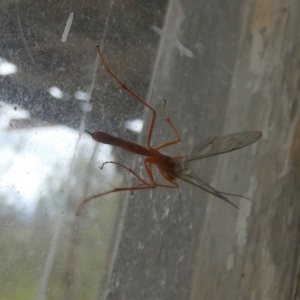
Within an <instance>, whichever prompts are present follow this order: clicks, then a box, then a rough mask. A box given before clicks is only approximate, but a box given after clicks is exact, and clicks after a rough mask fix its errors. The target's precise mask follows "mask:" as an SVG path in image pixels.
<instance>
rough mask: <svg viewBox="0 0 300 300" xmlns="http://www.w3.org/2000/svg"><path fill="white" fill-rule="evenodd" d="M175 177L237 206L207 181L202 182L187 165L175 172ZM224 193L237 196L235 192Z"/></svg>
mask: <svg viewBox="0 0 300 300" xmlns="http://www.w3.org/2000/svg"><path fill="white" fill-rule="evenodd" d="M176 177H177V178H180V179H181V180H184V181H186V182H188V183H190V184H192V185H195V186H197V187H199V188H201V189H202V190H204V191H206V192H208V193H210V194H212V195H214V196H216V197H218V198H220V199H222V200H224V201H225V202H227V203H229V204H231V205H232V206H234V207H236V208H238V207H237V206H236V205H235V204H233V203H232V202H231V201H229V200H228V199H227V198H226V197H225V196H224V195H222V192H218V191H217V190H215V189H214V188H213V187H211V186H210V185H209V184H208V183H206V182H204V181H203V180H202V179H201V178H199V176H198V175H197V174H196V173H195V172H193V170H192V169H191V168H190V167H188V166H187V165H185V170H183V171H182V172H179V173H177V174H176ZM224 194H227V195H231V196H238V197H239V195H235V194H228V193H224ZM242 198H244V197H242Z"/></svg>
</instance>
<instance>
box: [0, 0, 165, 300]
mask: <svg viewBox="0 0 300 300" xmlns="http://www.w3.org/2000/svg"><path fill="white" fill-rule="evenodd" d="M165 7H166V1H109V0H105V1H93V0H91V1H38V2H37V1H2V2H1V7H0V9H1V20H2V21H1V33H0V39H1V41H2V42H1V45H0V49H1V54H0V88H1V94H0V126H1V128H0V140H1V146H0V152H1V161H0V170H1V171H0V172H1V176H0V199H1V202H0V205H1V213H0V215H1V220H0V223H1V229H0V231H1V233H0V235H1V261H2V263H1V268H0V269H1V272H0V273H1V278H0V281H1V289H0V298H1V299H99V297H100V295H101V293H102V286H103V280H104V278H105V276H106V273H107V267H108V266H107V265H108V255H109V252H110V249H111V242H112V239H113V237H114V232H115V222H116V217H117V215H118V211H119V209H120V207H119V204H118V203H119V202H118V199H119V198H120V195H119V194H113V195H110V196H107V197H105V198H103V199H102V200H101V201H94V202H93V203H90V204H89V205H88V207H87V209H84V211H83V213H82V216H81V217H76V216H75V211H76V207H77V205H78V204H79V203H80V201H82V200H83V199H85V198H86V197H88V196H91V195H93V194H95V193H99V192H101V191H104V190H107V189H110V188H111V187H112V186H120V185H124V178H123V175H122V172H121V171H119V170H117V169H116V167H115V166H112V165H111V166H105V168H104V169H103V170H101V169H100V167H101V165H102V163H103V162H105V161H112V160H117V161H120V162H123V163H126V164H127V165H129V166H130V165H132V159H133V158H134V157H133V156H130V155H127V156H126V155H124V156H122V154H121V152H120V151H119V150H117V149H113V148H112V147H111V146H109V145H103V144H99V143H98V144H97V143H95V142H94V141H93V140H92V139H91V137H90V136H89V135H88V134H87V133H85V132H84V130H89V131H91V132H93V131H99V130H102V131H106V132H108V133H110V134H114V135H117V136H119V137H122V138H126V139H128V140H131V141H136V140H137V137H138V134H139V133H140V132H141V130H142V124H143V121H142V119H143V110H144V108H143V106H142V105H138V104H137V103H136V100H134V99H132V97H130V96H129V95H127V94H126V93H125V92H124V91H123V90H122V88H120V86H118V85H117V84H116V83H115V82H114V81H113V80H112V78H111V77H110V76H109V75H108V74H107V73H106V71H105V70H104V69H103V68H102V66H101V65H100V63H99V56H98V53H97V51H96V44H100V45H101V49H102V51H103V54H104V56H105V58H106V60H107V63H108V64H109V65H110V67H111V69H112V70H114V72H115V73H116V74H118V76H119V77H120V78H122V79H123V80H124V81H125V82H126V84H128V85H129V86H131V87H132V88H133V89H134V91H135V92H136V93H138V94H139V95H140V96H142V97H145V96H146V94H147V89H148V85H149V80H150V76H151V70H152V65H153V63H154V59H155V55H156V51H157V46H158V42H159V38H160V36H159V35H158V34H157V33H156V32H155V31H154V30H153V29H151V27H152V26H158V27H161V26H162V22H163V18H164V13H165ZM125 176H126V175H125ZM127 177H128V175H127Z"/></svg>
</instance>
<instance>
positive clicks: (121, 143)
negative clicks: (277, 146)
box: [76, 45, 261, 215]
mask: <svg viewBox="0 0 300 300" xmlns="http://www.w3.org/2000/svg"><path fill="white" fill-rule="evenodd" d="M97 50H98V53H99V56H100V59H101V62H102V64H103V66H104V68H105V69H106V71H107V72H108V73H109V74H110V75H111V76H112V77H113V78H114V80H115V81H116V82H117V83H118V84H119V85H120V86H121V87H122V88H123V89H124V90H125V91H126V92H128V93H129V94H131V95H132V96H133V97H134V98H135V99H136V100H138V101H139V102H140V103H141V104H143V105H144V106H146V107H147V108H148V109H149V110H150V111H151V112H152V118H151V122H150V127H149V131H148V137H147V147H143V146H141V145H139V144H136V143H132V142H129V141H126V140H123V139H121V138H118V137H115V136H112V135H110V134H108V133H105V132H102V131H96V132H93V133H91V132H89V131H87V133H89V134H90V135H91V137H92V138H93V139H94V140H95V141H97V142H99V143H103V144H109V145H112V146H116V147H119V148H122V149H123V150H126V151H129V152H132V153H135V154H138V155H142V156H145V157H146V158H145V159H144V165H145V170H146V173H147V175H148V181H146V180H145V179H143V178H142V177H141V176H139V175H138V174H137V173H136V172H135V171H134V170H132V169H131V168H129V167H127V166H125V165H123V164H121V163H118V162H114V161H110V162H105V163H104V164H103V165H102V167H101V168H103V167H104V166H105V165H106V164H115V165H117V166H120V167H122V168H124V169H126V170H127V171H128V172H130V173H131V174H132V175H133V176H134V177H136V178H137V179H138V180H139V181H140V182H141V183H140V184H139V185H137V186H133V187H120V188H113V189H111V190H109V191H106V192H102V193H99V194H97V195H94V196H91V197H89V198H86V199H85V200H83V201H82V202H81V203H80V204H79V205H78V207H77V212H76V214H77V215H80V214H81V211H82V208H83V206H84V205H86V204H87V203H88V202H90V201H91V200H93V199H95V198H98V197H102V196H104V195H107V194H111V193H115V192H123V191H137V190H147V189H154V188H157V187H164V188H178V187H179V185H178V183H177V181H176V179H181V180H183V181H186V182H188V183H190V184H192V185H194V186H197V187H199V188H201V189H203V190H205V191H206V192H208V193H210V194H212V195H214V196H216V197H218V198H220V199H222V200H224V201H226V202H227V203H229V204H231V205H232V206H234V207H237V206H236V205H235V204H234V203H232V202H231V201H229V200H228V199H227V197H226V196H225V195H229V196H238V197H242V198H245V197H243V196H240V195H236V194H230V193H224V192H220V191H217V190H215V189H214V188H213V187H211V186H210V185H209V184H208V183H206V182H204V181H203V180H202V179H200V178H199V176H198V175H197V174H196V173H195V172H194V171H193V169H192V168H191V166H190V162H192V161H194V160H198V159H202V158H207V157H211V156H215V155H218V154H221V153H226V152H231V151H234V150H237V149H240V148H243V147H246V146H248V145H250V144H252V143H254V142H255V141H257V140H258V139H259V138H260V137H261V133H260V132H258V131H246V132H239V133H233V134H229V135H225V136H221V137H212V138H208V139H206V140H204V141H203V142H202V143H200V144H199V145H197V146H196V147H195V148H194V149H193V150H192V151H191V153H190V154H188V155H187V156H174V157H170V156H168V155H165V154H162V153H161V152H160V151H159V150H161V149H164V148H167V147H170V146H173V145H175V144H178V143H179V142H180V141H181V139H180V135H179V133H178V131H177V130H176V128H175V126H174V125H173V123H172V121H171V119H170V117H169V115H168V113H167V111H166V101H164V105H163V111H164V114H165V116H166V121H167V122H168V124H169V125H170V127H171V128H172V130H173V131H174V133H175V135H176V138H175V139H174V140H172V141H169V142H167V143H164V144H161V145H159V146H156V147H153V146H152V143H151V141H152V135H153V129H154V125H155V121H156V111H155V110H154V108H152V107H151V106H150V105H149V104H148V103H147V102H145V101H144V100H143V99H142V98H140V97H139V96H138V95H137V94H135V93H134V92H133V91H132V90H130V89H129V88H128V87H127V86H126V85H125V84H124V83H123V82H122V81H121V80H120V79H119V78H118V77H117V76H116V75H115V74H114V73H113V72H112V71H111V70H110V68H109V67H108V65H107V63H106V61H105V60H104V57H103V55H102V52H101V49H100V46H98V45H97ZM153 166H156V167H157V168H158V171H159V172H160V174H161V175H162V177H163V178H164V179H165V180H166V183H165V184H163V183H159V182H157V181H155V179H154V177H153V173H152V167H153Z"/></svg>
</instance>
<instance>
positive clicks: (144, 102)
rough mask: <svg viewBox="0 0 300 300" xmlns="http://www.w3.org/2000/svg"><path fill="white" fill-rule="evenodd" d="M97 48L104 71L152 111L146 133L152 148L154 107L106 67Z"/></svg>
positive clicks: (149, 146)
mask: <svg viewBox="0 0 300 300" xmlns="http://www.w3.org/2000/svg"><path fill="white" fill-rule="evenodd" d="M96 47H97V50H98V53H99V56H100V59H101V61H102V64H103V66H104V67H105V69H106V71H107V72H108V73H109V74H110V75H111V76H112V77H113V78H114V79H115V81H116V82H117V83H118V84H119V85H120V86H121V87H122V89H124V90H125V91H126V92H127V93H129V94H130V95H132V96H133V97H134V98H135V99H137V100H138V101H140V102H141V103H142V104H143V105H145V106H146V107H148V108H149V109H150V110H151V111H152V119H151V123H150V127H149V133H148V138H147V146H148V148H149V149H153V148H152V146H151V140H152V134H153V129H154V125H155V121H156V111H155V110H154V108H152V107H151V106H150V105H149V104H148V103H147V102H146V101H145V100H143V99H142V98H141V97H139V96H138V95H137V94H136V93H134V92H133V91H132V90H131V89H129V88H128V87H127V86H126V85H125V84H124V83H123V82H122V81H121V80H120V79H119V78H118V77H117V75H115V74H114V73H113V72H112V71H111V70H110V68H109V67H108V65H107V64H106V62H105V60H104V57H103V55H102V53H101V50H100V46H99V45H97V46H96Z"/></svg>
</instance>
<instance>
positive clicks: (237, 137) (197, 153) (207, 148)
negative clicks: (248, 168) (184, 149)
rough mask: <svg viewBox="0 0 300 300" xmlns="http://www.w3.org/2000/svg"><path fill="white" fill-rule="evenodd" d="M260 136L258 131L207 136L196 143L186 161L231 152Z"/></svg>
mask: <svg viewBox="0 0 300 300" xmlns="http://www.w3.org/2000/svg"><path fill="white" fill-rule="evenodd" d="M260 137H261V132H259V131H245V132H239V133H233V134H228V135H225V136H220V137H212V138H208V139H206V140H205V141H203V142H202V143H200V144H199V145H197V146H196V147H195V148H194V149H193V150H192V152H191V153H190V154H189V155H188V156H187V160H188V161H193V160H196V159H201V158H205V157H210V156H214V155H218V154H221V153H226V152H231V151H234V150H237V149H240V148H243V147H246V146H248V145H250V144H252V143H254V142H256V141H257V140H258V139H259V138H260Z"/></svg>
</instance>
